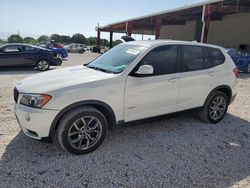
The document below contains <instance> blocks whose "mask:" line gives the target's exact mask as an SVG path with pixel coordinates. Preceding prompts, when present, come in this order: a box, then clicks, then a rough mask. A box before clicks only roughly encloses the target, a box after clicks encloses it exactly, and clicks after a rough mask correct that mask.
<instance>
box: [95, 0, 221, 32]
mask: <svg viewBox="0 0 250 188" xmlns="http://www.w3.org/2000/svg"><path fill="white" fill-rule="evenodd" d="M223 1H225V0H207V1H205V2H200V3H196V4H191V5H185V6H183V7H180V8H176V9H171V10H166V11H161V12H157V13H154V14H148V15H145V16H141V17H135V18H131V19H127V20H123V21H120V22H115V23H111V24H108V25H105V26H100V27H99V28H100V29H104V28H107V27H110V26H111V25H116V24H121V23H124V22H129V21H133V20H140V19H144V18H149V17H154V16H158V15H162V14H168V13H173V12H177V11H181V10H185V9H190V8H195V7H199V6H203V5H207V4H212V3H217V2H223Z"/></svg>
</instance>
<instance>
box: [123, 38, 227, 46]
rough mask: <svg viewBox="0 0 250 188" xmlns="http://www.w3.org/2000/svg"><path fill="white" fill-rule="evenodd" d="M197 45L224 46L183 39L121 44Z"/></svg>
mask: <svg viewBox="0 0 250 188" xmlns="http://www.w3.org/2000/svg"><path fill="white" fill-rule="evenodd" d="M164 44H166V45H169V44H173V45H197V46H207V47H214V48H222V47H220V46H216V45H211V44H205V43H200V42H196V41H191V42H190V41H181V40H161V39H160V40H140V41H131V42H126V43H122V44H121V45H138V46H145V47H153V46H158V45H164Z"/></svg>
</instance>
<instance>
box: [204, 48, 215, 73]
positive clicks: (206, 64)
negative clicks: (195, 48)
mask: <svg viewBox="0 0 250 188" xmlns="http://www.w3.org/2000/svg"><path fill="white" fill-rule="evenodd" d="M204 67H205V69H208V68H211V67H213V62H212V61H211V58H210V54H209V49H208V48H204Z"/></svg>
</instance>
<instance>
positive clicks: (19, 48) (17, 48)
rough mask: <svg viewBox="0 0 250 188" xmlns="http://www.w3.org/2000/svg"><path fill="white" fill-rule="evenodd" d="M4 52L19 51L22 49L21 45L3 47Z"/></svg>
mask: <svg viewBox="0 0 250 188" xmlns="http://www.w3.org/2000/svg"><path fill="white" fill-rule="evenodd" d="M3 51H4V52H7V53H11V52H20V51H22V47H21V46H8V47H6V48H4V49H3Z"/></svg>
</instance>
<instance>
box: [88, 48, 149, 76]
mask: <svg viewBox="0 0 250 188" xmlns="http://www.w3.org/2000/svg"><path fill="white" fill-rule="evenodd" d="M146 49H147V47H144V46H137V45H118V46H116V47H114V48H112V49H111V50H109V51H107V52H106V53H104V54H103V55H101V56H99V57H98V58H96V59H95V60H94V61H92V62H91V63H89V64H88V65H87V67H89V68H93V69H96V70H100V71H103V72H108V73H120V72H122V71H123V70H125V69H126V68H127V67H128V66H129V64H130V63H132V62H133V61H134V60H135V58H136V57H138V56H139V55H140V54H142V53H143V52H144V51H145V50H146Z"/></svg>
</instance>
